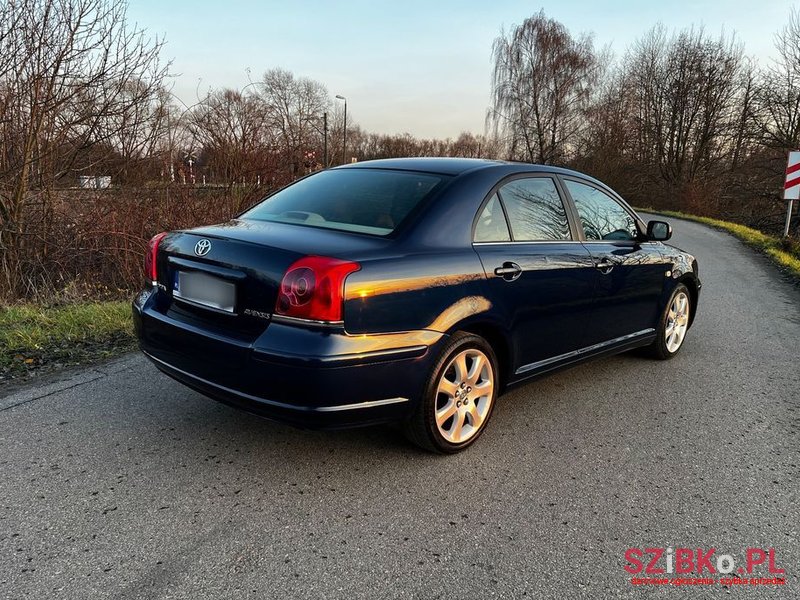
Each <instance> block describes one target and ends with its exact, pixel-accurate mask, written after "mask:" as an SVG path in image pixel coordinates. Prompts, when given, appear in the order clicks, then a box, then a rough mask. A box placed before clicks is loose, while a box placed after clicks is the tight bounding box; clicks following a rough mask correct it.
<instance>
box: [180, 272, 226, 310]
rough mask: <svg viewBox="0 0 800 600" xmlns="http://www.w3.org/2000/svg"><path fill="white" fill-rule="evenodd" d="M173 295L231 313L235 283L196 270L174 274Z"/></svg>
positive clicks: (191, 302)
mask: <svg viewBox="0 0 800 600" xmlns="http://www.w3.org/2000/svg"><path fill="white" fill-rule="evenodd" d="M172 294H173V296H175V297H176V298H179V299H181V300H184V301H186V302H189V303H190V304H199V305H200V306H205V307H208V308H213V309H216V310H222V311H225V312H229V313H233V311H234V307H235V306H236V285H235V284H233V283H231V282H230V281H225V280H224V279H220V278H219V277H214V276H213V275H206V274H205V273H198V272H196V271H178V272H177V273H176V274H175V286H174V288H173V290H172Z"/></svg>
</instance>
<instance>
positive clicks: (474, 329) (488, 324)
mask: <svg viewBox="0 0 800 600" xmlns="http://www.w3.org/2000/svg"><path fill="white" fill-rule="evenodd" d="M456 331H463V332H465V333H472V334H474V335H478V336H480V337H482V338H483V339H485V340H486V341H487V342H488V343H489V345H490V346H491V347H492V350H494V353H495V356H496V357H497V362H498V367H499V371H500V372H499V373H498V376H499V379H500V390H501V392H502V390H504V389H505V388H506V386H507V385H508V381H509V379H510V377H511V373H512V368H513V351H512V346H511V340H510V338H509V335H508V332H506V331H505V330H504V329H503V328H502V327H501V326H500V325H499V324H498V323H494V322H492V321H471V322H462V323H460V324H458V325H456V326H455V327H453V329H452V331H451V332H450V333H451V334H452V333H455V332H456Z"/></svg>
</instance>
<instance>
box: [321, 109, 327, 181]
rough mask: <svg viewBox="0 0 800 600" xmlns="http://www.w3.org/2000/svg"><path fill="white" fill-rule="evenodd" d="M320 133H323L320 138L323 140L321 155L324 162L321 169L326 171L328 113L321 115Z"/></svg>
mask: <svg viewBox="0 0 800 600" xmlns="http://www.w3.org/2000/svg"><path fill="white" fill-rule="evenodd" d="M322 132H323V136H322V137H323V139H324V140H325V141H324V142H323V146H322V147H323V151H322V155H323V160H324V163H323V164H324V167H323V168H324V169H327V168H328V113H326V112H324V113H322Z"/></svg>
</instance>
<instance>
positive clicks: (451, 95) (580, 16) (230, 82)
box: [128, 0, 792, 138]
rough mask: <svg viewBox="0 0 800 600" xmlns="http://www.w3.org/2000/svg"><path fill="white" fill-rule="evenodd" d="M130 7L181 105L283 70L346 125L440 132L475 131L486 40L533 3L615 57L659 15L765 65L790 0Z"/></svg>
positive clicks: (487, 86)
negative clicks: (336, 102) (339, 104)
mask: <svg viewBox="0 0 800 600" xmlns="http://www.w3.org/2000/svg"><path fill="white" fill-rule="evenodd" d="M129 2H130V3H129V8H128V19H129V21H132V22H135V23H137V24H138V26H139V27H141V28H144V29H146V30H147V31H148V32H149V33H151V34H153V35H158V36H159V37H163V38H165V40H166V46H165V48H164V50H163V53H162V58H164V59H166V60H171V61H172V67H171V72H172V73H173V74H174V75H175V77H174V79H173V80H172V85H173V93H174V94H175V95H177V96H178V97H179V98H180V100H181V101H182V102H184V103H185V104H186V105H189V106H190V105H192V104H194V103H196V102H197V100H198V98H199V97H202V96H203V95H204V94H205V93H206V92H207V91H208V90H210V89H219V88H223V87H232V88H239V89H241V88H242V87H244V86H245V85H247V84H248V83H249V82H250V81H255V80H257V79H259V78H260V76H261V75H262V74H263V73H264V72H265V71H266V70H268V69H271V68H273V67H281V68H284V69H287V70H289V71H292V72H293V73H294V74H295V75H297V76H305V77H310V78H312V79H315V80H317V81H319V82H321V83H322V84H324V85H325V86H326V88H327V89H328V92H329V93H330V95H331V98H333V96H335V95H337V94H339V95H342V96H345V97H346V98H347V111H348V122H351V121H355V122H357V123H358V124H359V125H360V126H361V127H362V128H363V129H365V130H367V131H370V132H376V133H387V134H394V133H405V132H408V133H411V134H412V135H415V136H417V137H441V138H444V137H456V136H458V135H459V133H461V132H462V131H471V132H473V133H483V132H484V121H485V115H486V109H487V108H488V106H489V104H490V93H491V70H492V63H491V48H492V42H493V41H494V39H495V38H496V37H497V36H498V35H499V34H500V31H501V29H503V28H505V29H509V28H510V27H512V26H513V25H516V24H519V23H521V22H522V21H524V20H525V19H526V18H527V17H529V16H531V15H533V14H535V13H537V12H538V11H539V10H540V9H543V10H544V11H545V14H546V15H547V16H548V17H550V18H554V19H557V20H559V21H561V22H562V23H563V24H564V25H566V27H567V28H568V29H569V30H570V31H571V32H572V33H573V34H574V35H577V34H579V33H583V32H588V33H592V34H593V36H594V40H595V47H597V48H601V47H604V46H607V45H609V46H610V47H611V49H612V51H613V52H614V53H615V54H616V55H617V56H622V55H624V53H625V50H626V48H627V47H628V46H629V45H630V44H631V43H632V42H634V41H635V40H636V39H638V38H639V37H641V36H642V34H644V33H645V32H646V31H647V30H648V29H650V28H651V27H652V26H653V25H655V24H656V23H659V22H661V23H663V24H664V25H666V26H667V27H668V28H669V29H675V30H678V29H682V28H685V27H689V26H690V25H692V24H694V25H703V26H704V27H705V29H706V31H708V32H709V33H712V34H715V35H718V34H719V33H721V32H723V31H724V32H726V33H728V34H729V33H735V34H736V36H737V38H738V39H739V40H740V41H741V42H743V43H744V45H745V52H746V54H748V55H750V56H753V57H755V58H756V59H757V60H758V61H759V63H761V64H766V63H768V62H769V61H770V59H771V57H772V56H774V54H775V52H774V45H773V43H774V34H775V32H776V31H777V30H778V29H779V28H780V27H782V25H783V22H784V21H785V19H786V18H787V16H788V15H789V12H790V10H791V8H792V2H791V1H790V0H783V1H778V0H758V1H757V2H756V1H753V0H697V1H694V2H689V1H684V0H677V1H669V0H667V1H666V2H652V1H647V0H644V1H635V0H617V1H613V2H611V1H603V0H594V1H586V0H560V1H557V2H542V3H531V2H523V1H520V0H488V1H487V0H482V1H479V2H478V1H473V0H461V1H453V0H428V1H427V2H425V1H420V0H402V1H395V2H381V1H379V0H374V1H372V2H369V1H362V0H358V1H349V0H339V1H337V2H311V1H307V2H306V1H302V0H294V1H292V0H286V1H284V2H275V1H273V0H265V1H263V2H254V1H236V0H228V1H227V2H220V0H214V1H213V2H212V1H209V0H193V1H192V2H189V1H187V0H129Z"/></svg>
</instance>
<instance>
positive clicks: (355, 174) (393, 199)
mask: <svg viewBox="0 0 800 600" xmlns="http://www.w3.org/2000/svg"><path fill="white" fill-rule="evenodd" d="M447 179H448V178H447V177H445V176H442V175H432V174H429V173H414V172H411V171H390V170H381V169H342V170H332V171H322V172H320V173H317V174H316V175H312V176H311V177H307V178H305V179H301V180H300V181H298V182H297V183H295V184H292V185H290V186H289V187H287V188H284V189H283V190H281V191H279V192H277V193H276V194H274V195H272V196H270V197H269V198H266V199H265V200H264V201H262V202H261V203H260V204H258V205H256V206H255V207H254V208H252V209H250V210H249V211H247V212H246V213H244V214H243V215H242V216H241V218H243V219H255V220H258V221H273V222H277V223H293V224H299V225H309V226H313V227H324V228H327V229H339V230H342V231H353V232H357V233H368V234H373V235H388V234H390V233H392V232H393V231H394V230H395V229H396V228H397V227H398V226H399V225H400V223H401V222H402V221H403V220H404V219H405V218H406V217H407V216H408V215H409V213H410V212H411V211H412V210H413V209H414V208H415V207H416V206H418V205H419V204H421V203H422V202H423V201H424V200H426V199H427V198H428V197H430V196H431V195H433V194H434V193H436V192H437V191H438V190H439V189H440V188H441V187H442V186H443V185H444V184H445V181H446V180H447Z"/></svg>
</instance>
